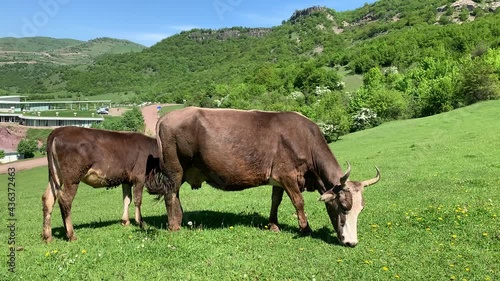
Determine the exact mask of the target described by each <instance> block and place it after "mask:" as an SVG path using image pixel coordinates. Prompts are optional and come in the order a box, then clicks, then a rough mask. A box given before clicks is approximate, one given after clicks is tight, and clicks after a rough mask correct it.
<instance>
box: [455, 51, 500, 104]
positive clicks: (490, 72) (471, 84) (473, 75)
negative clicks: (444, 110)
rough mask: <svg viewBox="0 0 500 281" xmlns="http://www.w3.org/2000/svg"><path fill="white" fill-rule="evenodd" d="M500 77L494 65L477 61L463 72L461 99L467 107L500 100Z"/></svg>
mask: <svg viewBox="0 0 500 281" xmlns="http://www.w3.org/2000/svg"><path fill="white" fill-rule="evenodd" d="M498 79H499V77H498V75H497V74H496V73H495V69H494V68H493V67H492V65H490V64H487V63H485V62H483V61H482V60H475V61H474V62H473V63H472V64H471V65H470V66H469V67H467V69H466V70H465V71H464V72H463V79H462V87H461V90H460V92H459V94H458V95H459V98H460V99H461V101H462V102H463V103H464V104H465V105H469V104H473V103H476V102H479V101H484V100H489V99H497V98H499V90H500V85H499V80H498Z"/></svg>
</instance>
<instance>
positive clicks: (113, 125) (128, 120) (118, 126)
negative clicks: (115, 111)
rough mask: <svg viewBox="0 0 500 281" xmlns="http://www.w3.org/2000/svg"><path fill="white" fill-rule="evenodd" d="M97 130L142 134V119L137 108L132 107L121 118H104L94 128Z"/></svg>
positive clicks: (143, 126)
mask: <svg viewBox="0 0 500 281" xmlns="http://www.w3.org/2000/svg"><path fill="white" fill-rule="evenodd" d="M94 127H95V128H98V129H105V130H112V131H130V132H144V129H145V125H144V118H143V116H142V112H141V110H140V109H139V107H137V106H136V107H133V108H132V109H130V110H128V111H127V112H125V113H124V114H123V116H122V117H106V118H105V119H104V121H103V122H102V123H100V124H97V125H95V126H94Z"/></svg>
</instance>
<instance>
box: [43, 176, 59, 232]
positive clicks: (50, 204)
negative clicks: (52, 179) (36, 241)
mask: <svg viewBox="0 0 500 281" xmlns="http://www.w3.org/2000/svg"><path fill="white" fill-rule="evenodd" d="M56 199H57V190H56V189H55V188H53V187H52V185H51V184H50V183H49V184H48V185H47V188H46V189H45V192H44V193H43V196H42V206H43V231H42V239H43V241H45V242H50V241H52V225H51V216H52V210H53V209H54V205H55V203H56Z"/></svg>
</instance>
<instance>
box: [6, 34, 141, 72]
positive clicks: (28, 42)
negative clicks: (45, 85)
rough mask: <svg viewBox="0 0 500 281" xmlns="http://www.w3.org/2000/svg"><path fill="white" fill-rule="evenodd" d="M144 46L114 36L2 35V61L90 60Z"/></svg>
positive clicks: (67, 61) (56, 61)
mask: <svg viewBox="0 0 500 281" xmlns="http://www.w3.org/2000/svg"><path fill="white" fill-rule="evenodd" d="M145 48H146V47H145V46H142V45H140V44H137V43H134V42H130V41H128V40H120V39H113V38H96V39H93V40H89V41H81V40H75V39H56V38H50V37H25V38H14V37H3V38H0V65H2V64H12V63H30V64H34V63H53V64H89V63H92V62H93V59H95V58H96V57H97V56H99V55H103V54H120V53H126V52H139V51H142V50H143V49H145Z"/></svg>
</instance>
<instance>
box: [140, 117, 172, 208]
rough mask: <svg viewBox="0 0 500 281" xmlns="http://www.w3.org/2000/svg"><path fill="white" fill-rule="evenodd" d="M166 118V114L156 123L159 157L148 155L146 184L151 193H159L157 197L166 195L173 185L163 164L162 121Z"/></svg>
mask: <svg viewBox="0 0 500 281" xmlns="http://www.w3.org/2000/svg"><path fill="white" fill-rule="evenodd" d="M163 119H165V116H163V117H161V118H160V119H158V122H157V123H156V142H157V146H156V148H157V149H158V158H154V157H152V156H149V157H148V164H147V171H146V186H147V190H148V192H149V193H150V194H156V195H158V198H157V199H161V197H163V196H165V195H166V194H167V192H168V190H169V189H170V186H171V185H172V181H171V180H170V178H169V177H168V175H167V173H166V172H165V167H164V165H163V163H164V162H163V161H164V156H163V147H162V143H161V138H160V135H161V131H160V130H161V129H160V123H161V122H162V120H163Z"/></svg>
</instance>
